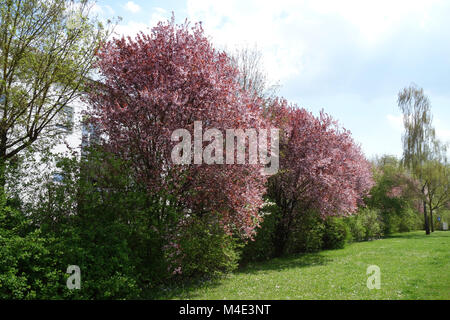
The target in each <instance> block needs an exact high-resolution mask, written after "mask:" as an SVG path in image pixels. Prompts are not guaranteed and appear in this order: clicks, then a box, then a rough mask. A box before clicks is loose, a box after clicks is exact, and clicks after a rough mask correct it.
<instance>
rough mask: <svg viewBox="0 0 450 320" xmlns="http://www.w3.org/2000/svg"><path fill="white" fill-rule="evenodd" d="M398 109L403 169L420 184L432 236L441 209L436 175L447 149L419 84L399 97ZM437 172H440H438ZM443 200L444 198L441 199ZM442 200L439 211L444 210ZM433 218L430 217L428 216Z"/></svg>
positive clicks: (426, 225) (427, 229) (428, 101)
mask: <svg viewBox="0 0 450 320" xmlns="http://www.w3.org/2000/svg"><path fill="white" fill-rule="evenodd" d="M398 106H399V108H400V110H401V111H402V113H403V125H404V128H405V132H404V134H403V137H402V140H403V165H404V166H405V167H406V168H408V169H409V170H410V172H411V173H412V175H413V176H414V178H415V179H416V181H417V182H418V183H417V185H416V189H417V193H418V194H419V195H420V198H421V200H422V203H423V211H424V220H425V231H426V234H427V235H428V234H430V226H431V228H433V227H432V223H430V220H431V222H432V221H433V216H432V215H433V210H434V209H436V208H437V207H436V206H435V204H433V203H434V202H435V201H436V198H437V197H438V196H437V191H436V190H438V189H439V190H440V188H439V187H438V186H437V184H439V182H438V181H441V179H438V178H437V176H439V173H438V175H437V176H436V172H437V169H436V168H438V167H439V166H438V164H441V162H442V161H444V162H445V161H446V160H445V154H446V148H445V145H443V144H442V143H441V142H440V141H439V140H438V139H437V138H436V133H435V129H434V127H433V124H432V121H433V117H432V114H431V104H430V100H429V99H428V97H427V96H426V95H425V94H424V92H423V89H422V88H418V87H417V86H416V85H415V84H413V85H411V86H409V87H407V88H404V89H403V90H402V91H400V92H399V94H398ZM435 169H436V170H435ZM438 198H439V199H440V197H438ZM442 201H443V200H442V199H441V200H439V205H438V207H440V206H441V202H442ZM428 211H429V213H430V217H428V213H427V212H428Z"/></svg>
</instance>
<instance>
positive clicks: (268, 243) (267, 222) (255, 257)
mask: <svg viewBox="0 0 450 320" xmlns="http://www.w3.org/2000/svg"><path fill="white" fill-rule="evenodd" d="M261 215H262V217H263V219H264V220H263V222H262V223H261V226H260V228H258V229H257V230H256V232H257V233H256V236H255V237H254V239H253V240H250V241H248V242H247V243H246V244H245V246H244V247H243V249H242V255H241V256H242V260H241V262H242V263H247V262H250V261H264V260H269V259H271V258H272V257H273V256H274V254H275V247H274V243H273V241H274V239H273V237H274V234H275V228H276V224H277V221H278V219H279V215H280V211H279V208H278V206H277V205H276V204H273V203H268V204H266V205H265V206H264V207H263V208H262V209H261Z"/></svg>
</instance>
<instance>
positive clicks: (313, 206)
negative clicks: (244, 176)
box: [267, 100, 373, 255]
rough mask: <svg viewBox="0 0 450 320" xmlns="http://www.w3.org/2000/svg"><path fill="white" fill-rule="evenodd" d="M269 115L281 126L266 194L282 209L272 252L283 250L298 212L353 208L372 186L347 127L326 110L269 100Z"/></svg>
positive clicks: (348, 210)
mask: <svg viewBox="0 0 450 320" xmlns="http://www.w3.org/2000/svg"><path fill="white" fill-rule="evenodd" d="M267 112H268V115H269V116H270V117H271V119H272V121H273V122H274V123H276V125H277V126H278V127H279V128H280V129H281V130H282V133H281V137H280V170H279V172H278V173H277V174H275V175H273V176H271V177H270V179H269V182H268V197H269V198H270V199H271V200H272V201H274V202H275V203H276V204H277V205H278V206H279V207H280V208H281V212H282V217H281V219H280V220H279V223H278V226H277V231H276V236H277V239H276V248H277V254H278V255H281V254H283V252H284V251H285V248H284V247H285V245H286V243H287V239H288V237H289V235H290V233H291V231H292V230H291V229H292V227H293V225H294V220H295V217H296V215H297V214H304V213H306V212H309V211H311V210H313V211H316V212H318V213H319V214H320V215H321V216H322V217H323V218H324V217H326V216H329V215H347V214H350V213H353V212H355V211H356V210H357V208H358V205H359V204H361V203H362V199H363V197H364V196H365V195H367V193H368V192H369V191H370V188H371V187H372V186H373V180H372V171H371V166H370V164H369V162H368V161H367V160H366V159H365V158H364V155H363V153H362V152H361V150H360V148H359V146H357V145H356V144H355V142H354V141H353V139H352V138H351V135H350V132H348V131H346V130H345V129H341V128H340V127H339V126H338V124H337V122H335V121H334V120H333V119H332V118H331V117H330V116H329V115H327V114H325V113H324V112H322V113H321V114H320V117H318V118H316V117H314V116H313V115H312V114H311V113H309V112H307V111H306V110H305V109H300V108H296V107H294V106H288V105H287V102H286V101H283V100H276V101H274V102H273V104H272V105H271V107H270V108H269V110H268V111H267Z"/></svg>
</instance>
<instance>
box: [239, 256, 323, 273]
mask: <svg viewBox="0 0 450 320" xmlns="http://www.w3.org/2000/svg"><path fill="white" fill-rule="evenodd" d="M331 261H332V259H330V258H329V257H325V256H323V255H322V254H321V253H305V254H297V255H289V256H285V257H281V258H274V259H271V260H268V261H265V262H250V263H248V264H246V265H245V266H243V267H242V268H240V269H239V270H237V271H236V272H235V273H239V274H242V273H248V274H255V273H258V272H264V271H282V270H285V269H292V268H304V267H311V266H323V265H326V264H327V263H329V262H331Z"/></svg>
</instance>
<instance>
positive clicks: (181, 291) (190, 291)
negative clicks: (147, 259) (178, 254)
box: [146, 253, 332, 300]
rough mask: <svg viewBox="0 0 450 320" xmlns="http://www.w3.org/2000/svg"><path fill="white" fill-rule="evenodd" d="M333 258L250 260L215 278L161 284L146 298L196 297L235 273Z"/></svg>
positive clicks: (312, 255) (322, 262)
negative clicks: (200, 292) (227, 273)
mask: <svg viewBox="0 0 450 320" xmlns="http://www.w3.org/2000/svg"><path fill="white" fill-rule="evenodd" d="M331 261H332V259H330V258H328V257H325V256H323V255H321V254H320V253H307V254H301V255H289V256H285V257H281V258H275V259H271V260H268V261H263V262H250V263H247V264H246V265H245V266H242V267H240V268H239V269H238V270H236V271H235V272H233V273H231V274H229V275H224V276H218V277H213V278H197V279H192V280H189V281H184V282H182V283H178V284H175V285H170V286H160V287H159V288H157V289H156V290H155V289H153V290H152V291H151V292H148V294H147V297H146V299H153V300H160V299H164V300H165V299H180V298H181V299H193V300H195V299H196V296H198V295H197V294H196V291H197V290H199V289H201V288H209V289H210V288H215V287H218V286H220V285H221V284H222V282H223V281H226V279H227V278H229V277H232V276H233V275H243V274H244V275H245V274H248V275H253V274H257V273H260V272H266V271H267V272H270V271H283V270H286V269H292V268H305V267H311V266H323V265H326V264H327V263H329V262H331Z"/></svg>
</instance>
